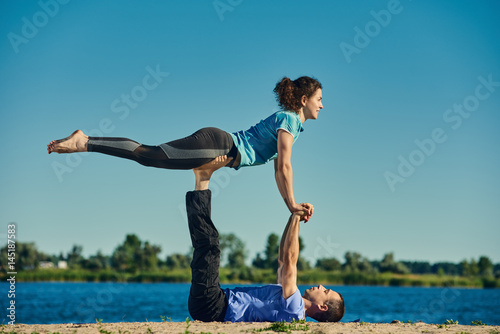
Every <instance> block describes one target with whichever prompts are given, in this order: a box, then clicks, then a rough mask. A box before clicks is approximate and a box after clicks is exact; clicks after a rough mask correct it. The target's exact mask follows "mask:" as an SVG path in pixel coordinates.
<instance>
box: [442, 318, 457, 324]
mask: <svg viewBox="0 0 500 334" xmlns="http://www.w3.org/2000/svg"><path fill="white" fill-rule="evenodd" d="M444 324H445V325H458V321H454V320H453V319H449V320H446V321H445V322H444Z"/></svg>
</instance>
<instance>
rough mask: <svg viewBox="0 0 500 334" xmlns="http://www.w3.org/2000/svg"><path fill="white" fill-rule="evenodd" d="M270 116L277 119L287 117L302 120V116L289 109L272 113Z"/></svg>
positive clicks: (290, 119) (291, 119)
mask: <svg viewBox="0 0 500 334" xmlns="http://www.w3.org/2000/svg"><path fill="white" fill-rule="evenodd" d="M270 117H275V118H276V119H279V120H281V119H286V120H288V121H297V120H298V121H299V122H300V116H299V115H298V114H297V113H296V112H294V111H289V110H279V111H277V112H275V113H274V114H272V115H271V116H270Z"/></svg>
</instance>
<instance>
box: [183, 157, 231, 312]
mask: <svg viewBox="0 0 500 334" xmlns="http://www.w3.org/2000/svg"><path fill="white" fill-rule="evenodd" d="M219 160H220V161H219V162H220V163H219V164H214V165H213V168H211V169H195V170H193V171H194V173H195V176H196V190H195V191H189V192H187V194H186V211H187V216H188V223H189V232H190V234H191V242H192V244H193V248H194V252H193V260H192V262H191V273H192V279H191V290H190V292H189V301H188V307H189V313H190V314H191V316H192V317H193V319H195V320H201V321H224V316H225V315H226V310H227V298H226V295H225V293H224V291H223V290H222V289H221V287H220V283H219V266H220V249H219V233H218V231H217V229H216V228H215V226H214V223H213V222H212V218H211V201H212V192H211V191H210V190H209V189H208V182H209V180H210V177H211V176H212V173H213V172H214V171H215V170H217V169H218V168H220V167H222V166H224V161H222V159H219Z"/></svg>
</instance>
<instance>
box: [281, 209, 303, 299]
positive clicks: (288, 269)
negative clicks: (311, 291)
mask: <svg viewBox="0 0 500 334" xmlns="http://www.w3.org/2000/svg"><path fill="white" fill-rule="evenodd" d="M299 224H300V216H299V215H297V214H292V215H291V216H290V219H289V220H288V224H287V229H288V230H286V229H285V232H286V236H284V238H282V240H283V239H284V241H283V249H282V250H283V252H282V254H281V256H282V262H283V265H282V268H281V287H282V289H283V298H285V299H287V298H288V297H290V296H291V295H293V294H294V293H295V291H297V261H298V260H299ZM280 248H281V246H280Z"/></svg>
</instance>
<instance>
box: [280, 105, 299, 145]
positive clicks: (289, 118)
mask: <svg viewBox="0 0 500 334" xmlns="http://www.w3.org/2000/svg"><path fill="white" fill-rule="evenodd" d="M275 129H276V133H278V130H279V129H283V130H285V131H286V132H288V133H290V134H291V135H292V136H293V142H295V140H297V138H298V136H299V134H300V132H301V131H302V123H301V122H300V117H299V115H297V114H295V113H292V112H280V113H276V127H275Z"/></svg>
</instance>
